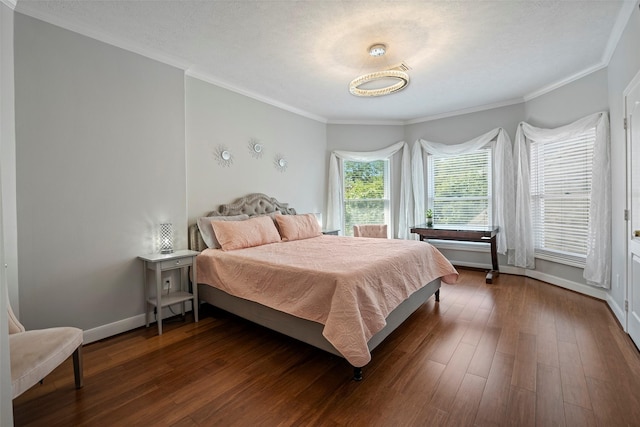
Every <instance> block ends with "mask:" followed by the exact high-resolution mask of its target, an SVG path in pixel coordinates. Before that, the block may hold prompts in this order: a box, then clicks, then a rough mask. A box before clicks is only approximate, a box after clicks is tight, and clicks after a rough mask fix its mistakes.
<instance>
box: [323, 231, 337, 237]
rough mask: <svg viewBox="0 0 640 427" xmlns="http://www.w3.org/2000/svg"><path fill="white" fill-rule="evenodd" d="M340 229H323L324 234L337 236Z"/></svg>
mask: <svg viewBox="0 0 640 427" xmlns="http://www.w3.org/2000/svg"><path fill="white" fill-rule="evenodd" d="M339 232H340V230H322V234H325V235H331V236H337V235H338V233H339Z"/></svg>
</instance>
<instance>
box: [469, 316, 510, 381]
mask: <svg viewBox="0 0 640 427" xmlns="http://www.w3.org/2000/svg"><path fill="white" fill-rule="evenodd" d="M501 333H502V328H497V327H495V326H487V327H485V329H484V332H483V334H482V337H481V338H480V342H479V343H478V345H477V346H476V352H475V353H474V354H473V358H472V359H471V363H470V364H469V367H468V368H467V372H468V373H470V374H473V375H478V376H480V377H484V378H487V377H488V375H489V370H490V369H491V365H492V363H493V357H494V355H495V354H496V348H497V347H498V340H499V339H500V334H501Z"/></svg>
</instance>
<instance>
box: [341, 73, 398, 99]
mask: <svg viewBox="0 0 640 427" xmlns="http://www.w3.org/2000/svg"><path fill="white" fill-rule="evenodd" d="M382 79H392V80H397V83H394V84H392V85H390V86H385V87H381V88H376V89H362V88H360V86H362V85H363V84H366V83H370V82H373V81H376V80H382ZM408 84H409V75H408V74H407V73H405V72H403V71H397V70H383V71H376V72H373V73H369V74H364V75H362V76H360V77H356V78H355V79H353V80H352V81H351V83H349V92H351V94H352V95H355V96H383V95H389V94H391V93H394V92H398V91H399V90H402V89H404V88H405V87H406V86H407V85H408Z"/></svg>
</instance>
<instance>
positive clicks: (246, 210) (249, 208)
mask: <svg viewBox="0 0 640 427" xmlns="http://www.w3.org/2000/svg"><path fill="white" fill-rule="evenodd" d="M276 211H278V212H280V213H281V214H283V215H295V214H296V211H295V209H293V208H289V207H288V205H287V204H286V203H281V202H278V201H277V200H276V199H274V198H273V197H269V196H266V195H264V194H261V193H253V194H249V195H248V196H245V197H242V198H240V199H238V200H236V201H235V202H233V203H229V204H226V205H221V206H220V207H219V208H218V210H217V211H214V212H211V213H209V214H208V215H207V216H231V215H239V214H247V215H249V216H258V215H268V214H271V213H274V212H276ZM189 248H190V249H192V250H196V251H202V250H204V249H206V248H207V246H206V244H205V243H204V241H203V240H202V237H201V235H200V231H199V230H198V225H197V224H193V225H191V226H190V227H189ZM431 295H435V300H436V301H440V279H436V280H434V281H432V282H430V283H428V284H427V285H426V286H424V287H423V288H421V289H420V290H418V291H416V292H414V293H413V294H412V295H411V296H410V297H409V298H408V299H406V300H405V301H403V302H402V303H401V304H400V305H399V306H398V307H396V308H395V309H394V310H393V311H392V312H391V313H389V315H388V316H387V319H386V321H387V325H386V326H385V327H384V328H383V329H382V330H380V331H378V332H377V333H376V334H375V335H374V336H372V337H371V339H370V340H369V342H368V347H369V351H372V350H373V349H374V348H376V347H377V346H378V345H379V344H380V343H381V342H382V341H383V340H384V339H385V338H386V337H387V336H388V335H389V334H391V332H393V331H394V330H395V329H396V328H397V327H398V326H400V325H401V324H402V322H404V321H405V320H406V319H407V318H408V317H409V316H411V314H413V312H414V311H416V310H417V309H418V307H420V306H421V305H422V304H424V303H425V301H427V300H428V299H429V298H430V297H431ZM198 296H199V298H200V299H201V300H204V301H206V302H207V303H209V304H211V305H213V306H215V307H218V308H221V309H222V310H225V311H227V312H229V313H233V314H235V315H237V316H239V317H242V318H244V319H247V320H250V321H252V322H254V323H257V324H259V325H262V326H264V327H266V328H269V329H272V330H274V331H277V332H280V333H282V334H284V335H287V336H289V337H292V338H295V339H297V340H299V341H302V342H305V343H307V344H311V345H312V346H314V347H317V348H319V349H321V350H324V351H327V352H329V353H332V354H335V355H337V356H340V357H343V356H342V354H340V352H339V351H338V350H336V349H335V347H334V346H333V345H332V344H331V343H330V342H329V341H327V339H326V338H325V337H324V336H323V335H322V329H323V327H324V326H323V325H322V324H320V323H317V322H312V321H310V320H306V319H301V318H299V317H295V316H292V315H290V314H287V313H283V312H281V311H278V310H274V309H272V308H269V307H266V306H264V305H262V304H259V303H256V302H253V301H248V300H245V299H243V298H238V297H235V296H233V295H230V294H228V293H226V292H224V291H221V290H219V289H217V288H214V287H213V286H209V285H206V284H199V285H198ZM353 369H354V376H353V378H354V380H356V381H360V380H362V368H358V367H354V368H353Z"/></svg>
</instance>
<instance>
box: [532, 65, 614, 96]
mask: <svg viewBox="0 0 640 427" xmlns="http://www.w3.org/2000/svg"><path fill="white" fill-rule="evenodd" d="M607 65H609V64H603V63H602V62H599V63H598V64H596V65H594V66H592V67H589V68H587V69H584V70H582V71H580V72H578V73H576V74H573V75H571V76H569V77H566V78H564V79H562V80H558V81H557V82H555V83H551V84H550V85H548V86H544V87H542V88H540V89H538V90H536V91H535V92H531V93H529V94H527V95H525V96H524V100H525V102H527V101H531V100H532V99H535V98H537V97H539V96H542V95H544V94H545V93H549V92H552V91H554V90H556V89H559V88H561V87H562V86H565V85H568V84H569V83H571V82H574V81H576V80H579V79H581V78H583V77H586V76H588V75H589V74H592V73H595V72H596V71H600V70H602V69H603V68H607Z"/></svg>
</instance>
